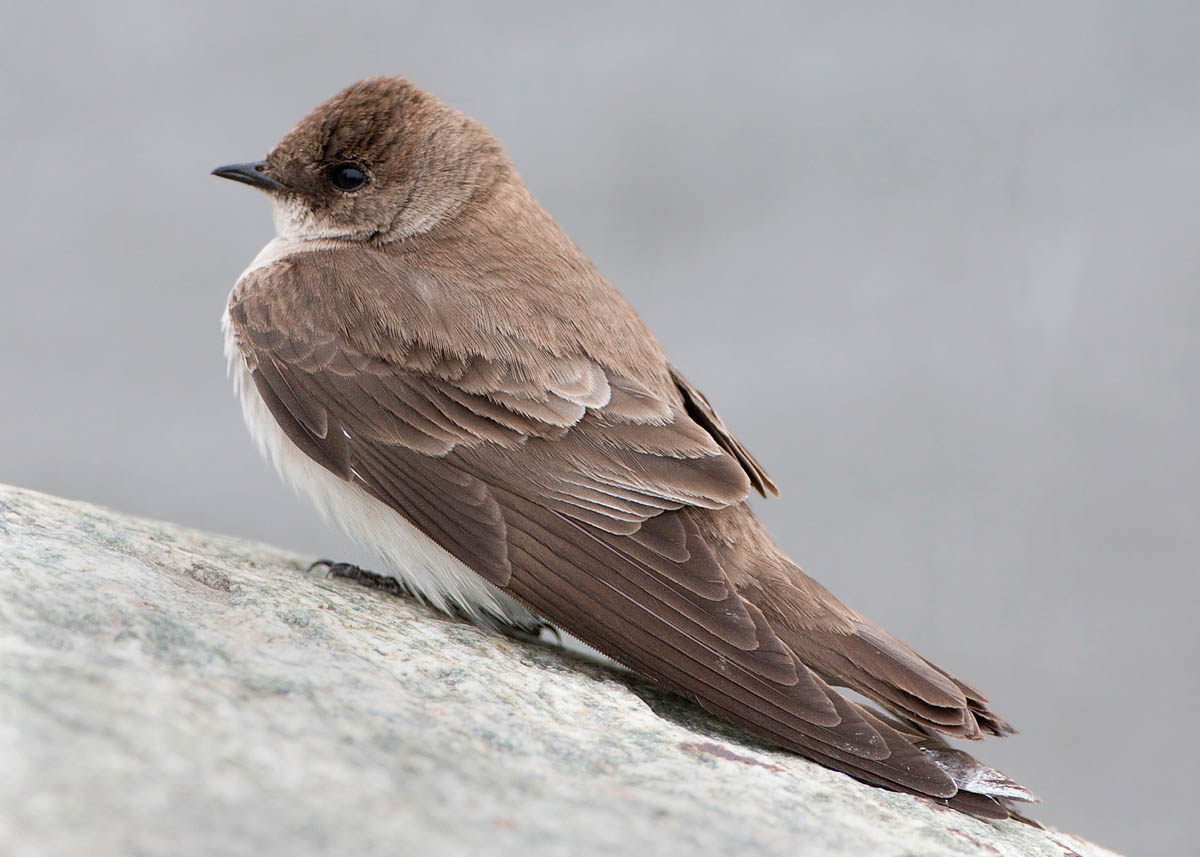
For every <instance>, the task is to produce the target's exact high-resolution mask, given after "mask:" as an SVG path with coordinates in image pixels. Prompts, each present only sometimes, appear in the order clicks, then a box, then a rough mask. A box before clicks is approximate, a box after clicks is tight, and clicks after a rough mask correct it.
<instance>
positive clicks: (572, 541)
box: [218, 78, 1032, 818]
mask: <svg viewBox="0 0 1200 857" xmlns="http://www.w3.org/2000/svg"><path fill="white" fill-rule="evenodd" d="M218 173H219V174H222V175H226V176H228V177H231V178H236V179H238V180H240V181H244V182H246V183H249V184H255V185H258V186H260V187H262V188H263V189H264V190H267V191H268V192H269V193H270V195H271V197H272V200H273V202H274V203H275V212H276V223H277V227H278V229H279V232H280V236H281V238H279V239H276V241H275V242H273V244H272V245H268V249H267V250H265V251H264V255H263V256H262V257H260V260H259V261H258V262H257V263H256V265H255V266H252V268H251V269H250V270H249V271H248V272H247V273H246V274H245V275H244V276H243V277H242V278H241V280H239V282H238V284H237V286H236V288H235V289H234V292H233V294H232V296H231V298H230V303H229V310H228V326H229V331H230V336H231V341H232V343H233V345H234V347H235V349H236V353H235V355H234V359H235V360H237V361H238V363H239V365H238V369H239V371H240V372H241V373H243V374H244V375H245V377H246V383H247V384H248V385H251V386H252V390H250V391H248V393H244V395H247V394H248V395H249V396H250V397H251V398H249V399H247V400H246V401H247V405H246V406H247V416H248V419H252V413H256V411H254V408H260V407H262V406H264V405H265V408H266V409H267V410H268V411H269V414H270V416H271V417H273V419H274V421H275V422H276V423H277V425H278V429H279V430H281V431H282V433H283V436H284V437H286V442H281V443H284V444H285V445H287V444H290V446H289V447H288V449H286V450H281V449H276V448H273V449H272V450H271V452H272V455H273V457H275V458H276V460H277V463H280V466H281V468H283V469H284V470H285V473H286V472H287V469H288V466H287V465H286V464H284V463H283V462H285V461H288V460H291V459H289V458H288V456H289V455H292V454H293V453H294V452H295V451H296V450H298V451H299V452H300V453H302V454H303V456H302V457H303V458H304V460H306V461H308V462H310V463H311V462H315V463H316V464H318V465H319V466H320V468H323V470H321V471H320V473H321V474H323V475H322V477H321V478H323V479H328V480H330V481H331V482H336V484H337V485H342V486H351V487H352V488H353V490H354V491H356V492H359V493H361V494H362V496H363V497H366V498H369V499H368V500H367V501H365V502H369V503H370V504H372V507H371V508H372V509H375V508H376V506H378V509H379V510H383V509H385V508H386V510H389V511H388V512H387V514H394V515H398V516H401V517H402V519H403V521H405V522H407V524H409V525H412V526H413V527H415V528H416V530H417V531H419V533H420V534H422V537H423V538H427V539H428V540H432V542H433V543H434V544H435V545H436V546H437V547H436V548H433V550H434V551H435V552H437V551H444V552H445V553H447V554H449V556H450V557H453V558H454V560H457V561H458V562H460V563H461V564H462V565H463V566H465V567H466V568H467V569H470V570H471V571H472V572H474V573H475V574H477V575H479V577H481V578H483V579H484V580H485V581H487V582H488V583H489V584H491V585H493V586H494V587H497V588H498V589H499V591H500V592H501V593H503V596H498V597H505V598H506V599H508V600H506V601H505V603H509V601H510V600H515V602H519V604H520V605H524V606H525V607H528V608H529V609H530V610H532V611H533V613H535V614H537V615H539V616H542V617H545V618H546V619H548V620H549V621H551V622H553V623H554V624H557V625H559V626H561V627H562V628H564V629H566V630H567V631H570V632H571V633H572V634H575V635H576V636H578V637H579V638H581V639H582V640H584V641H585V642H587V643H589V644H591V645H592V646H594V647H595V648H597V649H598V650H600V651H602V652H604V653H606V654H608V655H610V656H612V657H613V658H614V659H616V660H618V661H620V662H622V663H624V664H626V665H627V666H629V667H631V668H632V669H634V670H637V671H638V672H641V673H643V674H645V675H647V676H650V677H652V678H654V679H656V680H658V681H660V682H661V683H663V684H664V685H666V686H667V687H670V688H672V689H673V690H675V691H677V692H679V693H681V694H683V695H685V696H688V697H690V698H692V699H694V700H696V701H697V702H698V703H699V704H700V705H702V706H703V707H704V708H706V709H708V710H709V711H711V712H713V713H715V714H718V715H720V716H723V717H725V718H727V719H729V720H731V721H733V722H735V723H738V724H740V725H742V726H744V727H746V728H747V729H749V730H750V731H752V732H754V733H756V734H758V735H760V736H763V737H765V738H768V739H771V740H773V741H776V742H778V743H779V744H781V745H782V746H784V747H788V748H790V749H792V750H795V751H796V752H798V753H801V754H802V755H804V756H807V757H809V758H811V759H814V760H816V761H818V762H820V763H822V764H825V765H827V766H829V767H831V768H834V769H836V770H839V771H844V772H845V773H848V774H850V775H851V776H854V777H857V778H858V779H861V780H863V781H866V782H869V783H874V784H876V785H880V786H885V787H888V788H892V789H899V790H902V791H908V792H912V793H914V794H919V795H925V796H928V797H931V798H934V799H936V800H940V801H943V802H945V803H947V804H949V805H950V806H954V807H957V808H960V809H963V810H965V811H967V812H971V813H974V814H977V815H982V816H990V817H999V818H1003V817H1007V816H1008V815H1009V812H1010V811H1009V809H1008V808H1007V806H1006V804H1005V801H1006V800H1007V799H1010V798H1015V799H1031V798H1032V796H1031V795H1030V794H1029V793H1028V792H1025V791H1024V790H1023V789H1021V788H1020V787H1019V786H1017V785H1016V784H1015V783H1012V782H1011V781H1010V780H1008V779H1007V778H1005V777H1003V776H1002V775H1000V774H998V773H997V772H995V771H993V770H992V769H990V768H987V767H986V766H984V765H981V764H980V763H978V762H976V761H975V760H974V759H971V757H969V756H967V755H966V754H965V753H961V752H960V751H956V750H952V749H950V748H949V747H948V746H947V745H946V744H945V743H944V742H943V741H941V740H940V739H939V738H937V737H935V736H936V733H943V734H946V735H950V736H953V737H959V738H980V737H982V736H983V735H984V734H992V735H1002V734H1005V733H1007V732H1011V731H1012V730H1011V728H1010V727H1009V726H1008V725H1007V724H1006V723H1005V722H1004V721H1003V720H1002V719H1000V718H999V717H998V716H997V715H996V714H995V713H994V712H993V711H992V710H991V709H990V707H989V706H988V703H987V700H986V698H985V697H984V696H983V695H982V694H981V693H979V692H978V691H976V690H974V689H973V688H971V687H969V686H968V685H966V684H964V683H962V682H960V681H959V680H958V679H956V678H954V677H953V676H951V675H949V674H948V673H946V672H945V671H943V670H941V669H939V668H938V667H936V666H934V665H933V664H931V663H930V662H929V661H926V660H925V659H924V658H922V657H921V656H920V655H918V654H916V653H915V652H913V651H912V650H911V649H909V648H908V647H907V646H905V645H904V644H903V643H901V642H899V641H898V640H896V639H894V638H893V637H891V636H890V635H888V634H887V632H885V631H883V630H882V629H880V628H878V627H877V626H875V625H874V624H872V623H871V622H869V621H868V620H866V619H864V618H863V617H861V616H859V615H858V614H857V613H855V612H854V611H852V610H850V609H849V608H847V607H845V606H844V605H842V604H841V603H839V602H838V601H837V600H836V599H835V598H834V597H833V596H832V595H830V594H829V592H827V591H826V590H825V589H824V588H823V587H822V586H821V585H820V584H818V583H817V582H816V581H814V580H812V579H811V578H809V577H808V576H807V575H805V574H804V572H802V571H801V570H800V569H799V568H798V567H797V566H796V565H795V564H793V563H792V562H791V561H790V560H789V559H788V558H787V557H786V556H784V555H783V554H782V552H780V550H779V549H778V548H777V547H776V546H775V544H774V543H773V542H772V541H771V539H770V538H769V537H768V536H767V534H766V533H765V532H764V530H763V528H762V527H761V525H760V524H759V522H758V520H757V519H756V518H755V516H754V514H753V513H752V512H751V511H750V509H749V508H748V507H747V506H746V504H745V502H744V501H745V500H746V498H747V496H748V494H749V493H750V492H751V491H752V490H756V491H758V492H760V493H762V494H763V495H764V496H765V495H766V494H768V493H775V486H774V484H773V483H772V481H771V479H770V477H768V476H767V474H766V472H765V471H764V470H763V468H762V467H761V465H759V463H758V462H757V461H755V459H754V458H753V456H751V455H750V454H749V452H747V451H746V449H745V447H743V446H742V445H741V444H740V443H739V442H738V441H737V439H736V438H734V436H733V435H732V434H731V433H730V431H729V429H728V428H727V427H726V426H725V425H724V423H722V421H721V419H720V418H719V417H718V416H717V414H716V412H715V411H714V410H713V408H712V406H711V405H710V404H709V402H708V400H707V399H705V397H704V396H703V394H701V393H700V391H699V390H697V389H696V388H695V387H694V386H692V384H690V383H689V382H688V381H687V380H686V379H685V378H684V377H683V375H682V374H680V373H679V371H678V370H676V369H675V368H674V367H672V366H671V364H670V363H669V362H668V360H667V358H666V355H665V354H664V353H663V351H662V348H661V347H660V346H659V344H658V342H657V341H656V340H655V338H654V336H653V335H652V334H651V333H650V331H649V330H647V329H646V327H645V326H644V325H643V323H642V322H641V320H640V319H639V318H638V316H637V315H636V313H635V312H634V311H633V310H632V309H631V308H630V307H629V305H628V304H627V303H626V302H625V301H624V300H623V299H622V298H621V297H620V296H619V295H618V294H617V292H616V291H615V290H614V289H613V288H612V287H611V286H610V285H609V284H608V283H607V282H606V281H605V280H604V279H603V277H601V276H600V274H599V273H598V272H597V270H596V269H595V267H594V266H593V265H592V264H591V262H589V261H588V259H587V258H586V257H585V256H584V255H583V254H582V253H581V252H580V251H579V250H578V248H576V247H575V245H574V244H573V243H572V242H571V241H570V240H569V239H568V238H567V237H566V235H564V234H563V232H562V231H561V230H560V229H559V228H558V227H557V226H556V225H555V223H554V222H553V221H552V220H551V219H550V217H549V216H548V215H547V214H546V213H545V212H544V211H543V209H542V208H541V207H540V206H539V205H538V204H537V203H536V202H535V201H534V200H533V198H532V197H531V196H530V195H529V193H528V191H527V190H526V188H525V186H524V185H523V184H522V183H521V181H520V179H519V178H518V176H517V174H516V172H515V171H514V169H513V167H512V164H511V163H510V162H509V160H508V158H507V157H506V156H505V154H504V152H503V150H502V148H501V147H500V145H499V143H498V142H497V141H496V140H495V138H493V137H492V136H491V135H490V134H489V133H488V132H487V131H486V130H484V129H483V128H481V127H480V126H479V125H477V124H476V123H474V122H473V121H472V120H470V119H468V118H467V117H465V116H463V115H462V114H460V113H458V112H457V111H455V110H452V109H451V108H449V107H447V106H446V105H444V104H442V103H441V102H440V101H438V100H436V99H434V98H433V97H431V96H429V95H427V94H425V93H423V92H421V91H420V90H419V89H417V88H416V87H414V86H412V85H411V84H409V83H408V82H406V81H404V80H402V79H396V78H377V79H371V80H367V81H363V82H361V83H359V84H356V85H354V86H352V87H350V88H349V89H347V90H345V91H344V92H342V93H340V94H339V95H338V96H336V97H335V98H333V99H332V100H330V101H329V102H327V103H326V104H324V105H322V106H320V107H318V108H317V109H316V110H315V111H314V112H313V113H312V114H311V115H310V116H308V117H307V118H305V119H304V120H303V121H302V122H301V123H300V124H299V125H297V126H296V128H295V129H294V130H293V131H292V132H291V133H289V134H288V135H287V137H285V138H284V140H283V141H282V142H280V143H279V145H278V146H276V148H275V149H274V150H273V151H272V152H271V153H270V155H269V156H268V157H267V159H266V161H265V163H262V164H258V165H241V166H239V167H231V168H223V171H218ZM360 178H361V179H362V180H363V181H362V184H361V185H360V186H356V187H346V186H348V185H353V184H355V183H356V182H357V181H358V179H360ZM254 395H257V396H258V398H259V399H260V400H261V402H257V401H255V400H253V396H254ZM252 422H253V420H252ZM252 427H253V424H252ZM272 430H273V429H272ZM256 431H257V432H258V434H259V437H260V442H263V443H264V445H265V446H268V447H269V446H270V444H271V441H270V440H269V439H268V440H265V441H264V440H262V438H263V437H264V436H267V435H264V434H263V432H268V430H267V429H263V428H262V427H259V428H258V429H257V430H256ZM292 466H293V467H295V466H296V465H292ZM306 466H308V465H306ZM304 478H305V479H311V478H315V477H312V476H311V474H310V475H309V476H306V477H304ZM294 481H297V482H301V481H303V480H302V479H301V478H300V477H294ZM321 490H322V491H325V492H326V494H325V495H322V496H330V497H332V496H336V489H335V488H333V487H326V488H323V489H321ZM330 492H334V493H330ZM363 492H365V493H363ZM359 493H356V494H355V495H354V496H356V497H357V496H359ZM347 496H349V495H347ZM356 502H358V501H356ZM324 503H325V505H326V506H327V507H336V506H337V501H336V500H328V499H327V500H325V501H324ZM378 504H382V505H378ZM331 513H332V514H333V515H334V517H338V516H339V515H338V510H337V509H336V508H333V509H332V510H331ZM348 526H349V525H348ZM351 529H353V527H351ZM363 531H364V530H363V528H360V529H359V531H358V532H360V533H361V532H363ZM372 538H374V537H372ZM375 546H376V547H380V549H381V550H385V551H386V545H383V546H380V545H378V544H377V545H375ZM443 559H444V560H445V561H446V562H450V560H448V559H446V558H444V557H443ZM437 561H438V560H437V558H436V557H435V559H434V560H433V562H434V563H435V564H436V562H437ZM401 564H403V563H401ZM455 567H457V566H455ZM391 570H394V571H396V572H397V573H399V574H401V575H403V574H404V573H405V571H406V570H405V569H404V568H395V569H391ZM433 600H435V601H436V598H434V599H433ZM464 606H466V607H467V608H468V609H469V608H471V606H472V605H470V604H466V605H464ZM515 609H519V608H515ZM832 685H839V686H843V687H847V688H851V689H853V690H855V691H857V692H858V693H860V694H862V695H864V696H866V697H868V698H870V699H872V700H874V701H875V702H877V703H878V704H879V705H881V706H883V707H884V708H885V709H887V710H888V711H889V712H891V714H892V715H894V716H893V717H888V716H885V715H883V714H881V713H879V712H877V711H874V710H873V709H871V708H869V707H867V706H865V705H861V704H858V703H855V702H852V701H849V700H848V699H846V698H844V697H842V696H841V695H840V694H838V692H837V691H835V690H834V689H833V688H832Z"/></svg>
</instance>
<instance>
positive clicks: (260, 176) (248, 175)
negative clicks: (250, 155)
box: [212, 161, 288, 190]
mask: <svg viewBox="0 0 1200 857" xmlns="http://www.w3.org/2000/svg"><path fill="white" fill-rule="evenodd" d="M266 168H267V165H266V163H265V162H263V161H258V162H257V163H253V164H230V165H229V166H227V167H217V168H216V169H215V170H213V171H212V174H213V175H214V176H220V177H221V178H223V179H233V180H234V181H235V182H241V183H242V184H248V185H250V186H252V187H256V188H260V189H261V190H287V189H288V188H287V185H284V184H280V183H279V182H277V181H275V179H273V178H271V177H270V176H268V175H267V174H266V173H265V172H264V170H266Z"/></svg>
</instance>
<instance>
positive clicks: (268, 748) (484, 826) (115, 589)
mask: <svg viewBox="0 0 1200 857" xmlns="http://www.w3.org/2000/svg"><path fill="white" fill-rule="evenodd" d="M0 544H2V545H3V548H4V549H3V552H2V553H0V854H3V855H11V857H35V855H36V857H58V855H89V857H93V855H94V857H107V855H160V854H172V855H210V854H221V855H234V856H236V855H274V854H287V855H309V854H312V855H339V854H354V855H362V857H369V855H375V854H388V855H406V854H432V855H458V854H463V855H476V854H491V855H517V854H520V855H523V856H524V857H533V855H537V857H542V856H543V855H559V854H562V855H589V854H604V855H611V854H664V855H665V854H688V855H705V854H720V855H742V854H754V855H775V854H779V855H783V854H787V855H875V857H887V855H897V857H899V855H921V857H939V855H951V854H953V855H973V854H979V855H989V857H996V855H1055V857H1058V855H1071V854H1077V855H1105V854H1110V852H1107V851H1104V850H1103V849H1101V848H1098V847H1096V846H1093V845H1090V844H1088V843H1085V842H1083V841H1081V840H1078V839H1075V838H1073V837H1070V836H1067V835H1065V834H1061V833H1056V832H1052V831H1041V830H1037V829H1035V828H1033V827H1029V826H1026V825H1023V824H1020V823H1017V822H1005V823H1002V824H993V823H987V822H983V821H978V820H975V819H972V818H968V817H966V816H963V815H960V814H958V813H956V812H952V811H949V810H945V809H942V808H940V807H937V806H935V805H933V804H931V803H929V802H925V801H921V800H919V799H916V798H912V797H908V796H905V795H899V794H892V793H889V792H886V791H882V790H879V789H875V788H871V787H868V786H864V785H861V784H859V783H857V782H855V781H853V780H851V779H849V778H847V777H845V776H842V775H841V774H836V773H833V772H831V771H827V770H825V769H823V768H821V767H819V766H817V765H814V764H811V763H809V762H806V761H804V760H803V759H800V758H798V757H796V756H793V755H790V754H788V753H785V752H781V751H776V750H772V749H770V748H767V747H763V746H761V745H758V744H756V743H754V742H753V741H751V740H748V739H746V738H745V737H744V736H741V735H739V734H738V733H736V732H735V731H734V730H732V729H728V728H726V727H725V726H723V725H722V724H720V723H718V722H716V721H714V720H713V719H712V718H709V717H707V716H706V715H704V714H703V713H702V712H700V711H699V710H698V709H697V708H695V707H693V706H690V705H688V704H686V703H684V702H682V701H680V700H678V699H675V698H673V697H671V696H669V695H667V694H664V693H662V692H661V691H659V690H657V689H656V688H655V687H654V686H652V685H649V684H647V683H645V682H643V681H641V680H639V679H637V678H635V677H633V676H631V675H628V674H626V673H623V672H621V671H619V670H615V669H609V668H607V667H604V666H600V665H597V664H593V663H589V662H587V661H585V660H583V659H581V658H579V657H576V656H574V655H571V654H569V653H566V652H563V651H561V650H559V649H557V648H554V647H549V646H540V645H531V644H524V643H519V642H515V641H512V640H509V639H506V638H503V637H499V636H496V635H493V634H489V633H485V632H482V631H479V630H476V629H475V628H472V627H470V626H468V625H465V624H461V623H458V622H454V621H452V620H449V619H446V618H444V617H442V616H440V615H437V614H435V613H433V612H431V611H430V610H427V609H425V608H423V607H421V606H419V605H417V604H415V603H413V602H411V601H409V600H405V599H399V598H394V597H389V596H385V595H380V594H377V593H373V592H368V591H366V590H363V589H361V588H359V587H357V586H355V585H353V584H348V583H344V582H337V581H329V580H325V579H323V577H322V576H321V575H319V574H312V575H306V574H305V571H304V569H305V568H306V567H307V566H308V564H309V562H310V561H311V560H310V559H309V558H307V557H299V556H296V555H294V554H288V553H284V552H281V551H279V550H276V549H274V548H269V547H266V546H264V545H259V544H251V543H247V542H243V541H238V540H235V539H231V538H226V537H221V536H213V535H208V534H205V533H199V532H195V531H191V530H187V529H183V528H181V527H177V526H172V525H169V524H162V523H158V522H153V521H146V520H140V519H133V518H129V517H125V516H122V515H119V514H115V513H112V512H109V511H107V510H104V509H100V508H97V507H95V506H89V505H86V504H82V503H73V502H69V501H64V500H59V499H56V498H53V497H48V496H46V495H42V494H37V493H34V492H30V491H24V490H19V489H13V488H4V487H3V486H0Z"/></svg>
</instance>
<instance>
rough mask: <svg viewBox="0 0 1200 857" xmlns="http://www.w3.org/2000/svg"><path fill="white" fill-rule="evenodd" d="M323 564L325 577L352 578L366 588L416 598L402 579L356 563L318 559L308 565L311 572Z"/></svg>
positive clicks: (415, 594)
mask: <svg viewBox="0 0 1200 857" xmlns="http://www.w3.org/2000/svg"><path fill="white" fill-rule="evenodd" d="M321 566H325V569H326V571H325V576H326V577H336V578H339V579H341V580H353V581H354V582H355V583H357V584H359V585H360V586H365V587H366V588H367V589H374V590H375V591H376V592H386V593H388V594H389V595H400V596H403V597H405V598H416V597H417V593H415V592H413V591H412V589H410V588H409V587H408V586H407V585H406V584H405V583H404V582H403V581H401V580H398V579H396V578H394V577H389V576H388V575H386V574H379V573H378V572H374V571H368V570H367V569H365V568H360V567H359V566H357V565H354V564H352V563H348V562H334V561H333V560H331V559H319V560H317V561H316V562H314V563H313V564H312V565H310V566H309V567H308V570H309V572H310V573H311V572H312V571H314V570H315V569H318V568H320V567H321Z"/></svg>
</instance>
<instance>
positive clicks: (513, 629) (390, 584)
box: [308, 559, 562, 646]
mask: <svg viewBox="0 0 1200 857" xmlns="http://www.w3.org/2000/svg"><path fill="white" fill-rule="evenodd" d="M322 566H324V567H325V569H326V570H325V575H326V577H336V578H338V579H340V580H352V581H354V582H355V583H357V584H359V585H360V586H365V587H366V588H367V589H373V590H375V591H376V592H386V593H388V594H389V595H399V596H401V597H404V598H419V596H418V595H417V593H416V592H414V591H413V590H412V588H411V587H409V586H408V584H406V583H405V582H404V581H402V580H399V579H398V578H395V577H391V576H389V575H386V574H379V573H378V572H375V571H368V570H367V569H365V568H361V567H359V566H357V565H354V564H353V563H349V562H334V561H333V560H331V559H319V560H317V561H316V562H314V563H313V564H312V565H310V566H309V567H308V570H309V572H310V573H311V572H313V571H315V570H316V569H318V568H321V567H322ZM449 613H450V615H451V616H453V617H454V618H455V619H460V620H462V621H464V622H471V623H472V624H478V618H477V617H473V616H471V615H470V614H469V613H467V612H466V611H465V610H462V609H460V608H459V607H451V608H450V611H449ZM485 623H486V624H487V625H488V626H489V627H491V628H494V629H495V630H497V631H499V632H500V633H501V634H503V635H504V636H506V637H508V638H510V639H513V640H520V641H521V642H523V643H536V642H540V641H541V639H542V631H548V632H550V633H551V634H553V635H554V639H555V641H556V642H557V643H558V645H560V646H561V645H562V634H561V633H560V632H559V630H558V629H557V628H555V627H554V626H553V625H551V624H550V623H549V622H541V621H537V622H530V623H527V624H522V623H518V622H510V621H509V620H508V619H505V618H503V617H500V616H495V615H493V614H491V613H488V614H486V620H485Z"/></svg>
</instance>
